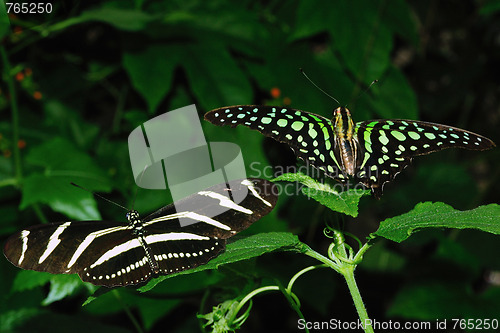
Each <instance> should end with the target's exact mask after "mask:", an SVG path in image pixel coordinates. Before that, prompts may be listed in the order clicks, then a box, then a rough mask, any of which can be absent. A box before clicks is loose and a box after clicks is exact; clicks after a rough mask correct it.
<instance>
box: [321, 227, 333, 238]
mask: <svg viewBox="0 0 500 333" xmlns="http://www.w3.org/2000/svg"><path fill="white" fill-rule="evenodd" d="M323 234H324V235H325V237H328V238H335V233H334V232H333V230H332V229H330V228H329V227H325V228H324V229H323Z"/></svg>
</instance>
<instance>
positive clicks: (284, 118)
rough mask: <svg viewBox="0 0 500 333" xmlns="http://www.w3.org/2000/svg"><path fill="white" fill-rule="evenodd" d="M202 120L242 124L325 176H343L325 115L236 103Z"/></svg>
mask: <svg viewBox="0 0 500 333" xmlns="http://www.w3.org/2000/svg"><path fill="white" fill-rule="evenodd" d="M205 120H207V121H209V122H211V123H212V124H214V125H217V126H223V125H227V126H230V127H236V126H237V125H244V126H247V127H249V128H251V129H254V130H258V131H259V132H261V133H262V134H264V135H265V136H268V137H271V138H273V139H275V140H277V141H279V142H283V143H286V144H287V145H288V146H290V148H292V150H293V151H294V153H295V155H296V156H297V157H299V158H301V159H303V160H304V161H306V162H309V163H311V165H312V166H314V167H315V168H317V169H320V170H322V171H323V172H325V174H326V175H327V176H329V177H331V178H334V179H337V180H341V181H343V180H346V179H347V176H346V175H344V174H343V173H342V172H341V170H342V168H341V167H340V164H339V162H338V160H337V157H336V155H335V153H334V147H333V145H334V142H335V141H334V132H333V129H332V124H331V121H330V120H329V119H327V118H325V117H322V116H319V115H316V114H313V113H309V112H306V111H301V110H296V109H289V108H281V107H273V106H254V105H239V106H229V107H224V108H219V109H215V110H212V111H210V112H208V113H206V114H205ZM332 143H333V144H332Z"/></svg>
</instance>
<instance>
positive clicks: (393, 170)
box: [205, 105, 495, 198]
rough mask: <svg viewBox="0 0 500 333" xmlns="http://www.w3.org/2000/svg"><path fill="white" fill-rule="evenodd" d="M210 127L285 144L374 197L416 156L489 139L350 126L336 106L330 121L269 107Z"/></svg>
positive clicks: (436, 127)
mask: <svg viewBox="0 0 500 333" xmlns="http://www.w3.org/2000/svg"><path fill="white" fill-rule="evenodd" d="M205 119H206V120H208V121H209V122H211V123H212V124H214V125H218V126H223V125H228V126H231V127H235V126H237V125H240V124H241V125H244V126H247V127H250V128H252V129H255V130H258V131H259V132H261V133H262V134H264V135H266V136H269V137H271V138H273V139H275V140H277V141H279V142H284V143H287V144H288V145H289V146H290V147H291V148H292V149H293V151H294V152H295V154H296V155H297V157H299V158H301V159H303V160H305V161H307V162H309V163H310V164H311V165H312V166H314V167H315V168H318V169H320V170H322V171H323V172H324V173H325V174H326V175H327V176H329V177H331V178H334V179H336V180H339V181H341V182H346V181H348V179H353V180H354V181H356V182H359V183H362V184H364V185H365V186H366V187H368V188H370V189H371V190H372V192H373V194H374V196H375V197H376V198H380V196H381V195H382V191H383V187H384V184H386V183H387V182H389V181H391V180H392V179H394V177H395V176H396V175H397V174H398V173H400V172H401V170H403V169H404V168H405V167H406V166H408V164H409V163H410V162H411V159H412V158H413V157H414V156H418V155H425V154H429V153H432V152H435V151H439V150H442V149H445V148H465V149H472V150H485V149H490V148H492V147H495V144H494V143H493V141H491V140H490V139H488V138H486V137H484V136H481V135H478V134H475V133H472V132H469V131H466V130H462V129H459V128H456V127H451V126H446V125H440V124H434V123H429V122H423V121H415V120H401V119H391V120H368V121H362V122H358V123H354V122H353V120H352V118H351V114H350V112H349V110H348V109H347V108H345V107H338V108H336V109H335V111H334V112H333V118H332V119H331V120H330V119H327V118H325V117H322V116H320V115H317V114H314V113H310V112H305V111H301V110H295V109H288V108H283V107H272V106H254V105H238V106H230V107H224V108H219V109H215V110H212V111H210V112H208V113H206V114H205Z"/></svg>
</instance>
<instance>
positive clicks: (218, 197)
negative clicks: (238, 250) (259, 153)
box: [4, 178, 277, 287]
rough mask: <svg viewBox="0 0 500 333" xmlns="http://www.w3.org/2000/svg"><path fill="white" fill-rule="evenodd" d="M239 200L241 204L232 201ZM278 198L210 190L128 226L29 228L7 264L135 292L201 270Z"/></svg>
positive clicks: (235, 188) (10, 243)
mask: <svg viewBox="0 0 500 333" xmlns="http://www.w3.org/2000/svg"><path fill="white" fill-rule="evenodd" d="M238 197H240V198H241V199H242V201H240V200H233V198H238ZM276 201H277V190H276V187H275V185H274V184H273V183H271V182H269V181H266V180H264V179H257V178H251V179H242V180H234V181H230V182H228V183H227V184H220V185H215V186H212V187H210V188H208V189H206V190H204V191H200V192H198V193H195V194H193V195H190V196H188V197H187V198H185V199H182V200H180V201H178V202H176V203H175V204H170V205H168V206H165V207H163V208H161V209H159V210H158V211H156V212H154V213H152V214H151V215H149V216H147V217H146V218H143V219H141V218H140V217H139V214H138V213H137V211H134V210H132V211H129V212H128V213H127V219H128V224H123V223H120V222H111V221H76V222H61V223H51V224H42V225H35V226H32V227H29V228H27V229H25V230H22V231H20V232H18V233H16V234H15V235H13V236H11V237H10V238H9V239H8V240H7V242H6V244H5V247H4V254H5V256H6V258H7V259H8V260H9V261H10V262H11V263H12V264H14V265H15V266H18V267H20V268H23V269H30V270H35V271H43V272H50V273H54V274H72V273H77V274H78V275H79V276H80V278H81V279H82V280H83V281H86V282H91V283H93V284H95V285H102V286H107V287H112V286H126V285H131V284H138V283H142V282H145V281H147V280H149V279H150V278H151V277H152V276H154V275H159V274H163V275H166V274H171V273H175V272H179V271H183V270H186V269H190V268H193V267H197V266H199V265H203V264H205V263H207V262H208V261H210V260H211V259H213V258H214V257H216V256H218V255H219V254H220V253H221V252H223V251H224V249H225V246H226V239H228V238H230V237H232V236H234V235H235V234H237V233H238V232H240V231H242V230H244V229H246V228H248V227H249V226H250V225H251V224H252V223H253V222H255V221H257V220H259V219H260V218H261V217H263V216H264V215H266V214H268V213H269V212H270V211H271V210H272V209H273V208H274V206H275V205H276Z"/></svg>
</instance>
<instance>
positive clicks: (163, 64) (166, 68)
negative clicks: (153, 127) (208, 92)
mask: <svg viewBox="0 0 500 333" xmlns="http://www.w3.org/2000/svg"><path fill="white" fill-rule="evenodd" d="M179 58H180V52H179V49H178V48H177V47H176V46H172V45H170V46H167V45H152V46H149V47H148V48H146V49H144V50H141V51H140V52H135V53H125V54H124V55H123V66H124V67H125V70H126V71H127V73H128V75H129V76H130V79H131V81H132V85H133V86H134V88H135V89H136V90H137V91H138V92H139V93H140V94H141V95H142V96H143V97H144V99H145V100H146V102H147V104H148V109H149V112H150V113H153V112H154V111H155V110H156V108H157V107H158V104H160V102H161V101H162V99H163V98H164V97H165V96H166V95H167V93H168V92H169V91H170V88H171V86H172V76H173V74H174V70H175V67H176V66H177V64H178V62H179Z"/></svg>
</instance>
